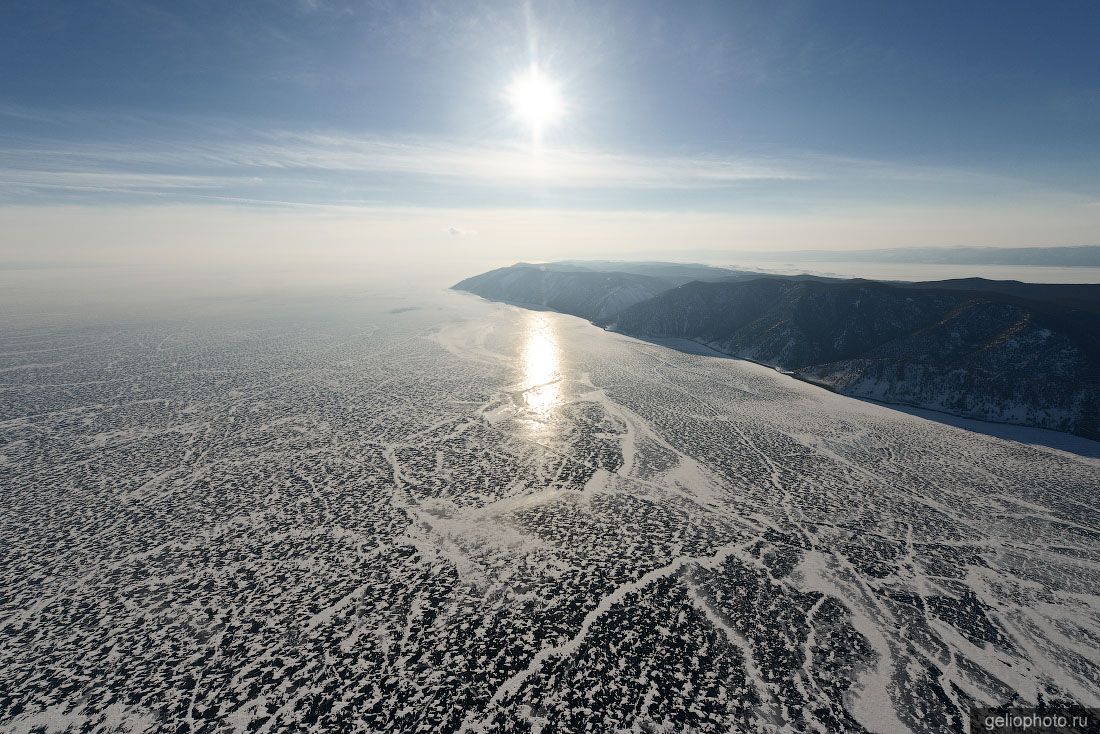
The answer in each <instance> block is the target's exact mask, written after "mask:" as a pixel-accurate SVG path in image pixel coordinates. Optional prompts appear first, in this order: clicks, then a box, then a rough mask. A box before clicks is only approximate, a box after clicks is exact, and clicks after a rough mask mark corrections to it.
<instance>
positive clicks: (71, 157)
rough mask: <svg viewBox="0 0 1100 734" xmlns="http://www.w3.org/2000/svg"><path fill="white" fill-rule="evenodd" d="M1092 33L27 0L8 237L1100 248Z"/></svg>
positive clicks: (1009, 13) (953, 15)
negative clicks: (520, 106)
mask: <svg viewBox="0 0 1100 734" xmlns="http://www.w3.org/2000/svg"><path fill="white" fill-rule="evenodd" d="M1098 33H1100V3H1096V2H1091V1H1088V2H1086V1H1084V0H1082V1H1079V2H1074V1H1068V2H1058V3H1034V2H1026V3H1016V2H964V3H960V2H927V3H893V2H809V1H804V2H768V3H763V2H751V3H750V2H714V3H706V2H699V3H672V2H607V3H598V2H591V3H579V2H533V3H529V4H527V3H517V2H481V3H479V2H470V3H460V2H438V3H436V2H421V1H416V0H412V1H410V2H372V1H369V0H288V1H287V2H276V1H275V0H264V1H261V2H247V1H244V0H242V1H241V2H234V3H225V2H182V1H177V2H154V1H153V0H107V1H105V2H99V3H88V2H75V1H74V2H53V1H51V0H36V1H34V2H20V1H19V0H9V1H8V2H6V3H4V4H3V7H2V9H0V69H2V73H0V225H2V226H3V227H4V229H5V230H6V231H7V232H8V233H9V235H8V237H6V238H5V241H4V242H3V243H2V245H0V246H2V247H3V248H4V254H5V255H6V257H7V259H18V257H25V259H35V258H38V257H40V256H42V251H46V255H47V256H48V255H49V252H52V251H54V250H56V251H57V252H58V253H62V255H59V256H64V257H73V256H74V255H73V253H74V252H80V251H81V249H80V248H83V252H84V254H87V253H88V252H89V251H91V252H92V254H97V253H96V248H100V249H103V248H104V247H106V245H105V244H104V243H110V244H111V246H112V247H116V248H121V249H119V250H118V252H123V251H125V249H126V246H127V245H126V243H127V242H129V246H130V247H131V249H133V248H136V247H138V246H139V241H140V243H141V246H142V247H145V248H148V247H154V248H159V249H172V248H176V249H178V248H181V247H183V246H184V243H185V242H187V243H191V244H194V243H206V244H209V245H210V246H213V243H215V242H216V243H217V246H218V247H219V248H224V247H232V246H234V243H236V242H240V243H243V244H241V245H240V246H241V247H242V248H246V246H247V242H248V241H249V237H248V236H247V234H242V233H247V232H249V231H252V230H250V223H251V225H254V227H255V231H256V232H266V233H267V234H265V235H264V236H266V237H267V238H268V240H265V241H270V239H271V238H275V239H277V240H278V241H279V242H280V243H281V244H280V247H283V248H284V249H287V250H292V249H293V248H294V247H295V242H296V240H295V238H298V240H303V239H310V240H312V241H315V242H316V241H317V240H324V239H326V238H333V239H337V240H339V241H340V242H341V243H342V244H341V246H342V247H345V248H352V249H354V248H361V249H365V250H368V251H369V250H370V249H371V248H383V247H387V246H402V245H407V246H415V247H421V248H426V249H429V250H430V249H431V248H432V247H453V246H454V245H453V242H452V241H450V240H449V239H448V238H451V240H453V239H454V238H456V235H459V236H461V235H465V236H466V239H467V240H468V242H467V243H465V244H464V245H463V246H464V247H478V246H480V247H481V248H483V249H489V250H492V251H494V252H502V253H509V252H512V251H514V252H515V254H516V255H517V256H524V257H531V256H536V257H537V256H539V255H543V256H546V257H552V256H556V255H558V254H570V255H575V254H578V252H583V251H587V250H589V249H591V250H597V251H600V252H607V253H613V252H629V251H630V250H631V249H632V248H639V247H642V248H650V247H656V246H659V245H661V244H662V243H665V244H666V245H667V246H668V247H669V248H670V249H673V250H674V249H675V248H677V247H682V248H686V249H690V248H698V249H713V248H727V247H728V248H747V249H768V248H774V249H806V248H814V247H831V248H836V247H877V246H904V245H954V244H959V245H963V244H967V245H970V244H988V245H1010V246H1011V245H1029V244H1030V245H1056V244H1086V243H1088V244H1092V243H1096V242H1097V241H1100V236H1098V235H1100V44H1098V43H1097V42H1096V36H1097V34H1098ZM532 63H536V64H538V66H539V68H540V69H541V70H542V71H543V73H544V74H545V75H546V76H548V77H549V78H551V79H552V80H554V82H555V83H556V85H557V87H558V88H559V90H560V93H561V97H562V99H563V102H564V105H565V113H564V115H563V116H562V118H561V119H560V121H558V122H557V123H556V124H555V125H553V126H551V127H548V128H547V130H546V131H545V134H544V136H543V140H542V141H541V144H540V145H539V146H538V150H535V146H534V145H533V143H532V140H531V136H530V131H529V129H527V128H526V127H525V125H524V124H523V123H522V121H520V120H517V119H516V117H515V115H514V114H513V111H512V109H511V108H510V105H509V103H508V100H507V98H506V94H505V90H506V89H507V88H508V85H509V83H510V82H511V80H513V79H514V78H515V77H516V75H517V74H520V73H521V72H522V71H523V70H524V69H526V68H527V67H528V66H529V65H530V64H532ZM124 220H125V221H127V222H138V221H140V222H143V223H144V224H145V225H146V226H148V227H149V228H150V230H149V231H151V232H157V235H156V237H153V238H150V237H149V236H148V233H144V234H143V233H142V232H141V231H139V230H136V229H135V228H134V227H133V226H130V225H128V226H120V222H122V221H124ZM158 222H160V225H159V226H158V224H157V223H158ZM272 222H278V224H277V225H272ZM272 230H274V231H272ZM256 237H259V235H256ZM84 239H86V240H87V242H86V243H83V244H82V243H81V240H84ZM150 242H152V243H153V244H151V245H150V244H148V243H150ZM253 244H254V243H253Z"/></svg>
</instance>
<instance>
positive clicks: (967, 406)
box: [454, 261, 1100, 439]
mask: <svg viewBox="0 0 1100 734" xmlns="http://www.w3.org/2000/svg"><path fill="white" fill-rule="evenodd" d="M454 288H455V289H457V290H461V291H467V292H470V293H475V294H477V295H479V296H482V297H484V298H488V299H490V300H496V301H504V302H507V303H512V304H515V305H520V306H528V307H535V308H546V309H551V310H554V311H559V312H561V313H567V314H572V315H574V316H580V317H581V318H585V319H588V320H590V321H592V322H593V323H595V324H597V325H600V326H602V327H604V328H607V329H611V330H614V331H618V332H621V333H624V334H628V335H631V336H636V337H640V338H678V339H690V340H693V341H696V342H699V343H702V344H705V345H707V346H709V347H711V348H713V349H715V350H717V351H720V352H722V353H725V354H729V355H731V356H735V357H741V358H746V359H751V360H753V361H756V362H761V363H763V364H766V365H770V366H773V367H776V368H778V369H781V370H784V371H787V372H790V373H791V374H793V375H794V376H796V377H798V378H800V379H803V380H807V381H810V382H814V383H817V384H819V385H822V386H825V387H828V388H830V389H832V390H835V391H837V392H840V393H843V394H846V395H852V396H856V397H863V398H872V399H875V400H881V401H885V402H895V403H905V404H908V405H914V406H918V407H923V408H931V409H934V410H939V411H943V412H946V413H951V414H954V415H959V416H965V417H969V418H978V419H982V420H989V421H998V422H1005V423H1017V424H1021V425H1029V426H1037V427H1042V428H1051V429H1054V430H1059V431H1066V432H1069V433H1075V434H1078V435H1082V436H1087V437H1089V438H1097V439H1100V285H1049V284H1032V283H1021V282H1018V281H992V280H985V279H982V278H966V279H961V280H945V281H935V282H923V283H895V282H879V281H871V280H862V279H850V280H846V279H836V278H822V277H817V276H810V275H800V276H781V275H762V274H760V273H756V272H748V271H736V270H728V269H725V268H714V267H710V266H706V265H685V264H678V263H656V262H644V263H625V262H603V261H600V262H577V261H570V262H561V263H549V264H539V265H536V264H527V263H519V264H517V265H513V266H511V267H507V268H501V269H499V270H493V271H491V272H488V273H484V274H482V275H477V276H474V277H472V278H467V279H466V280H463V281H462V282H460V283H458V284H456V285H455V286H454Z"/></svg>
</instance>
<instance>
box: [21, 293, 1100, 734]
mask: <svg viewBox="0 0 1100 734" xmlns="http://www.w3.org/2000/svg"><path fill="white" fill-rule="evenodd" d="M420 305H421V307H420V308H417V309H410V308H406V307H404V306H407V303H396V302H395V303H387V302H384V299H373V300H371V301H370V303H369V305H365V304H362V303H359V304H357V303H344V304H341V305H340V308H339V310H338V311H334V312H324V311H319V312H311V313H309V314H305V313H303V314H300V315H299V316H297V317H294V318H290V317H288V316H287V312H286V311H285V310H283V311H279V312H278V314H277V315H274V314H273V315H270V316H265V315H263V313H262V309H260V310H258V311H257V312H256V313H255V314H253V315H252V316H248V315H241V314H238V315H236V316H233V317H229V316H226V317H224V318H222V319H217V318H214V317H213V316H202V317H201V318H200V317H195V318H193V319H190V320H176V321H171V322H168V321H165V322H158V323H152V322H143V321H139V320H131V321H129V322H127V323H122V322H115V323H110V324H92V323H88V324H83V325H82V324H76V323H72V322H71V321H65V322H63V321H59V320H50V319H41V320H38V321H27V320H21V321H19V322H13V323H6V324H5V325H4V328H3V329H2V330H0V390H2V395H3V400H2V403H0V487H2V488H3V489H2V492H0V569H2V572H3V581H2V587H0V588H2V592H0V661H2V662H0V731H70V730H71V731H77V730H94V731H135V732H136V731H150V730H159V731H178V730H185V731H242V732H244V731H260V732H265V731H285V730H290V729H293V730H301V731H334V730H335V731H338V730H343V729H346V730H368V731H369V730H375V731H379V730H385V731H456V730H466V731H543V732H551V731H594V732H596V731H599V732H607V731H620V730H621V731H638V732H640V731H685V730H689V731H701V732H726V731H731V730H759V731H815V730H816V731H861V730H864V729H866V730H872V731H890V732H894V731H903V730H906V729H908V730H912V731H917V732H921V731H928V732H933V731H945V730H952V729H954V730H962V728H963V726H964V724H963V721H964V719H965V718H966V715H967V712H968V711H969V709H970V707H971V706H974V705H991V704H1000V703H1006V702H1008V701H1010V700H1014V701H1016V702H1020V703H1034V702H1035V701H1036V700H1037V699H1038V697H1039V696H1042V697H1043V698H1044V700H1046V701H1048V702H1057V701H1074V702H1079V703H1082V704H1087V705H1091V706H1097V705H1100V663H1098V661H1100V597H1098V594H1100V542H1098V540H1100V513H1098V510H1097V503H1096V497H1097V491H1098V490H1100V461H1097V460H1096V459H1095V458H1090V457H1087V456H1079V455H1074V454H1071V453H1066V452H1065V451H1059V450H1054V449H1050V448H1046V447H1043V446H1030V445H1025V444H1021V443H1017V442H1013V441H1009V440H1004V439H1002V438H998V437H994V436H988V435H982V434H979V433H974V432H969V431H966V430H962V429H960V428H956V427H952V426H948V425H942V424H940V423H934V422H930V421H927V420H923V419H921V418H919V417H914V416H911V415H907V414H905V413H902V412H898V411H895V410H891V409H889V408H887V407H882V406H878V405H874V404H871V403H867V402H862V401H858V400H853V399H848V398H844V397H841V396H838V395H834V394H832V393H829V392H826V391H824V390H821V389H818V388H815V387H813V386H810V385H806V384H804V383H801V382H798V381H795V380H793V379H791V378H789V377H786V376H784V375H781V374H778V373H776V372H775V371H774V370H770V369H767V368H764V367H760V366H757V365H754V364H751V363H747V362H741V361H737V360H730V359H721V358H714V357H710V356H706V355H703V354H688V353H685V352H682V351H676V350H673V349H669V348H667V347H664V346H661V345H656V344H650V343H645V342H640V341H636V340H632V339H629V338H626V337H622V336H618V335H614V334H609V333H605V332H602V331H600V330H599V329H597V328H595V327H593V326H591V325H589V324H587V323H585V322H583V321H581V320H579V319H575V318H571V317H567V316H561V315H558V314H554V313H547V312H530V311H524V310H522V309H518V308H513V307H508V306H501V305H497V304H488V303H484V302H481V301H479V300H478V299H475V298H472V297H469V296H463V295H459V294H450V293H448V294H442V295H440V296H439V297H438V302H432V303H423V304H420ZM181 727H182V728H181Z"/></svg>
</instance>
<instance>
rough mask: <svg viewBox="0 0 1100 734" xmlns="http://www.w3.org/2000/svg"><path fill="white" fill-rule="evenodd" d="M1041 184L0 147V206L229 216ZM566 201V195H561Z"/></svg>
mask: <svg viewBox="0 0 1100 734" xmlns="http://www.w3.org/2000/svg"><path fill="white" fill-rule="evenodd" d="M1042 188H1043V187H1039V186H1034V185H1031V184H1029V183H1028V182H1026V181H1019V180H1013V179H1009V178H1005V177H1002V176H996V175H990V174H985V173H981V172H971V171H966V170H962V169H947V168H942V167H927V166H916V165H906V164H900V163H893V162H884V161H875V160H864V159H857V158H850V157H841V156H833V155H823V154H818V153H812V152H789V153H785V154H781V155H771V156H748V155H742V156H738V155H706V156H702V155H701V156H693V155H680V156H675V155H660V154H631V153H622V152H615V151H606V150H595V149H581V148H565V147H549V146H547V147H544V148H535V147H533V146H532V145H530V144H522V143H516V142H499V143H485V142H471V141H461V140H453V139H443V138H426V137H421V138H413V137H391V138H383V137H357V136H354V135H348V134H318V133H291V132H275V133H244V134H240V133H239V132H238V134H236V135H234V136H232V137H225V136H220V137H219V136H218V135H217V134H216V133H215V134H213V135H210V136H208V137H205V138H203V137H195V136H190V137H176V138H174V139H170V140H156V139H138V140H137V141H135V142H133V143H125V144H124V143H118V142H89V141H83V142H60V141H52V140H30V139H25V140H22V141H16V142H15V144H13V145H10V147H7V148H3V149H0V203H3V202H4V201H9V202H18V203H28V202H29V203H35V202H40V203H49V202H50V201H54V200H57V199H81V200H84V199H95V198H96V197H103V198H114V199H118V198H126V197H133V198H139V199H157V200H166V201H172V200H178V201H200V200H206V201H212V202H221V203H223V204H232V205H241V206H254V205H261V206H289V207H319V208H333V207H336V208H343V207H376V206H380V205H386V204H394V205H401V206H424V207H436V208H438V207H440V206H464V205H476V206H516V205H527V204H530V203H535V200H534V199H531V198H530V197H531V195H533V194H537V193H539V192H549V193H552V192H561V193H562V194H564V195H565V196H566V197H567V198H566V199H565V200H566V201H569V200H574V201H577V202H580V203H581V204H582V206H587V204H588V202H590V201H592V200H593V196H592V195H594V194H595V195H598V196H596V197H595V200H597V201H599V206H603V207H611V208H644V209H651V208H653V207H654V206H656V207H657V208H663V209H668V210H677V209H681V208H683V207H684V203H685V202H686V203H687V206H688V208H696V207H698V208H706V204H705V202H706V201H707V198H706V197H707V196H711V199H710V200H711V201H716V202H719V203H718V204H717V205H720V206H726V205H727V204H733V205H736V204H737V201H736V199H738V198H739V199H741V200H745V199H746V197H750V198H751V197H752V196H754V195H757V194H760V195H762V196H766V197H767V198H768V200H769V201H771V202H778V203H779V204H781V205H784V206H787V205H790V206H805V205H807V204H806V202H811V203H812V204H813V206H835V205H836V204H837V202H843V201H845V200H859V201H862V202H863V203H864V205H865V206H867V205H869V203H870V202H872V201H875V202H878V203H879V204H882V203H891V202H894V203H910V202H912V201H914V200H917V199H922V198H925V199H926V200H939V201H947V202H948V203H950V202H951V201H953V199H954V197H956V196H957V195H959V194H960V193H965V194H966V196H967V197H970V198H974V197H980V196H983V195H984V196H986V197H990V196H996V197H999V198H1001V199H1004V197H1005V196H1008V197H1009V198H1013V197H1015V198H1018V197H1020V196H1023V195H1024V194H1026V195H1027V196H1029V197H1034V196H1041V197H1044V198H1049V197H1055V198H1059V199H1062V200H1063V201H1064V203H1067V204H1074V205H1075V206H1080V203H1081V202H1080V201H1079V198H1080V197H1076V196H1070V195H1067V194H1066V193H1065V192H1058V191H1053V190H1045V191H1043V190H1041V189H1042ZM811 189H812V194H813V197H814V198H812V199H811V198H810V196H809V192H810V191H811ZM569 192H574V193H575V194H576V196H574V197H572V199H570V198H568V195H569ZM707 192H710V194H708V193H707ZM712 195H713V196H712ZM655 196H656V197H658V198H655ZM525 197H526V200H525ZM715 197H717V198H715ZM1071 200H1073V201H1071ZM525 201H526V203H525ZM700 202H703V203H702V205H700ZM1074 202H1076V203H1074Z"/></svg>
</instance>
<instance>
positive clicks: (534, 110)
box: [508, 66, 565, 137]
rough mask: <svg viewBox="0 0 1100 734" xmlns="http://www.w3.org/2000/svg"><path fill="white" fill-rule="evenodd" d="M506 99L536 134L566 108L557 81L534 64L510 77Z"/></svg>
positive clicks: (515, 112) (555, 119)
mask: <svg viewBox="0 0 1100 734" xmlns="http://www.w3.org/2000/svg"><path fill="white" fill-rule="evenodd" d="M508 101H509V102H510V103H511V104H512V112H513V114H514V115H515V116H516V117H517V118H518V119H520V120H523V121H524V122H526V123H527V124H528V125H529V126H530V127H531V132H532V133H533V134H534V135H535V136H536V137H537V136H539V135H541V134H542V131H543V130H545V129H546V128H547V127H548V126H549V125H552V124H553V123H555V122H557V121H558V120H559V119H560V118H561V116H562V113H563V112H564V111H565V110H564V105H563V104H562V99H561V92H560V91H559V89H558V85H557V84H555V83H554V81H553V80H552V79H550V78H549V77H547V76H546V75H544V74H543V73H542V72H541V71H539V68H538V67H537V66H531V68H530V69H528V70H527V71H526V72H524V73H523V74H520V75H519V76H517V77H516V78H515V79H514V80H512V83H511V84H510V85H509V86H508Z"/></svg>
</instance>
